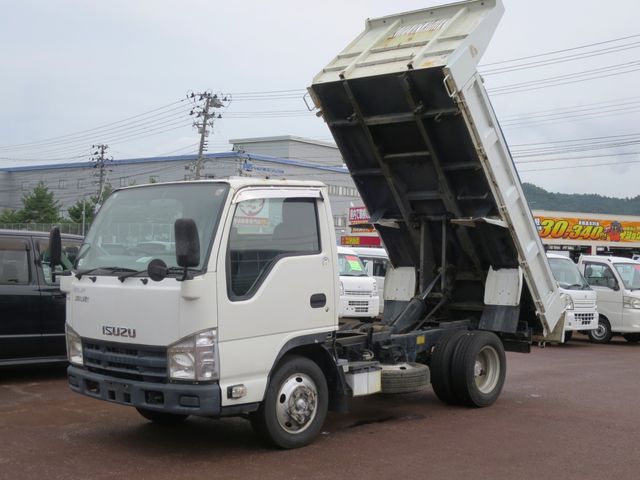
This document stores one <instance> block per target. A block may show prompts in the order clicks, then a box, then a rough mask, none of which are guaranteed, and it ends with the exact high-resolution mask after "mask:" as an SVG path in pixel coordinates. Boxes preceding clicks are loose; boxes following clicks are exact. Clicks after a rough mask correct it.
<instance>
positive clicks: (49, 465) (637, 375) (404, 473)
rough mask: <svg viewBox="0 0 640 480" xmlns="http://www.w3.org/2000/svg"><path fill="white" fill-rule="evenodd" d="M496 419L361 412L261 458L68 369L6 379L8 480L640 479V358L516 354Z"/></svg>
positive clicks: (634, 354)
mask: <svg viewBox="0 0 640 480" xmlns="http://www.w3.org/2000/svg"><path fill="white" fill-rule="evenodd" d="M508 362H509V366H508V369H509V370H508V373H507V383H506V385H505V389H504V392H503V394H502V396H501V398H500V400H499V401H498V402H497V403H496V404H495V405H494V406H492V407H490V408H486V409H481V410H475V409H473V410H472V409H466V408H453V407H448V406H445V405H443V404H441V403H439V402H438V401H437V399H436V398H435V396H434V394H433V392H432V391H431V390H430V389H429V390H425V391H424V392H421V393H419V394H412V395H406V396H397V397H382V396H378V397H372V398H368V399H359V400H358V401H356V402H354V404H353V412H352V413H351V414H350V415H337V414H332V415H330V417H329V420H328V422H327V424H326V426H325V432H324V434H323V435H322V437H321V438H320V439H319V441H317V442H316V443H315V444H313V445H311V446H309V447H306V448H304V449H300V450H295V451H275V450H269V449H266V448H264V447H263V446H262V445H261V444H260V443H259V442H258V441H257V440H256V438H255V437H254V436H253V434H252V431H251V429H250V427H249V425H248V422H245V421H244V420H242V419H225V420H222V421H214V420H207V419H189V420H188V421H187V422H186V423H185V424H183V425H180V426H178V427H164V428H163V427H159V426H156V425H151V424H149V423H147V422H146V421H145V420H144V419H142V417H140V416H138V414H137V413H136V412H135V411H134V410H133V409H130V408H126V407H121V406H118V405H113V404H108V403H105V402H99V401H95V400H91V399H88V398H84V397H81V396H79V395H76V394H72V393H71V392H70V390H69V389H68V388H67V386H66V380H65V376H64V369H63V368H49V369H38V370H35V369H26V370H24V369H21V370H0V479H2V480H5V479H39V480H42V479H110V478H121V479H124V478H127V479H147V478H149V479H151V478H153V479H154V480H163V479H178V478H185V479H186V478H189V479H191V478H194V479H200V478H202V479H204V478H207V479H212V478H243V479H251V478H260V479H261V480H267V479H279V480H283V479H297V478H300V479H313V478H327V479H338V478H366V479H378V478H398V479H401V478H434V479H445V478H446V479H457V478H464V479H467V480H469V479H485V478H486V479H492V480H493V479H525V478H536V479H538V478H548V479H555V478H562V479H603V478H613V479H616V480H621V479H637V478H640V409H639V408H638V404H640V345H630V344H627V343H625V342H624V341H622V340H614V342H613V343H612V344H610V345H593V344H590V343H587V342H585V341H580V340H578V341H574V342H573V343H571V344H569V345H564V346H550V347H547V348H545V349H535V350H534V351H533V353H532V354H531V355H521V354H509V355H508Z"/></svg>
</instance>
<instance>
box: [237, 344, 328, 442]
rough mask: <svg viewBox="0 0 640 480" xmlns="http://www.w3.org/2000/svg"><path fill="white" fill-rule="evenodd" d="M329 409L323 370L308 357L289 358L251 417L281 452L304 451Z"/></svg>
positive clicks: (282, 364) (262, 434)
mask: <svg viewBox="0 0 640 480" xmlns="http://www.w3.org/2000/svg"><path fill="white" fill-rule="evenodd" d="M328 405H329V402H328V388H327V381H326V379H325V376H324V373H323V372H322V370H321V369H320V367H318V365H317V364H316V363H315V362H313V361H311V360H309V359H308V358H306V357H301V356H298V355H291V356H287V357H285V358H284V360H283V361H282V362H281V363H280V365H279V366H278V368H277V370H276V371H275V373H274V374H273V377H272V378H271V381H270V382H269V386H268V387H267V391H266V393H265V398H264V401H263V402H262V404H261V405H260V408H259V409H258V410H257V411H256V412H253V413H252V414H251V416H250V420H251V425H252V426H253V428H254V430H255V431H256V433H258V434H259V435H260V436H261V437H263V438H264V439H265V440H267V441H268V442H269V443H271V444H274V445H276V446H278V447H280V448H299V447H303V446H305V445H307V444H309V443H311V442H312V441H313V440H314V439H315V438H316V437H317V436H318V435H319V434H320V430H321V428H322V425H323V424H324V420H325V418H326V416H327V409H328Z"/></svg>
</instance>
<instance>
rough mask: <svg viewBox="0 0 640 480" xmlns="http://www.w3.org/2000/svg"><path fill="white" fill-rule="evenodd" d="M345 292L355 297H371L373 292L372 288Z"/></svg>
mask: <svg viewBox="0 0 640 480" xmlns="http://www.w3.org/2000/svg"><path fill="white" fill-rule="evenodd" d="M344 294H345V295H350V296H354V297H371V296H372V295H373V292H372V291H371V290H345V291H344Z"/></svg>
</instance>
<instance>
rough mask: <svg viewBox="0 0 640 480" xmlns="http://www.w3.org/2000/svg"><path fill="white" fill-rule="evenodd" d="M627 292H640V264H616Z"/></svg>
mask: <svg viewBox="0 0 640 480" xmlns="http://www.w3.org/2000/svg"><path fill="white" fill-rule="evenodd" d="M613 266H614V267H615V269H616V270H617V271H618V274H619V275H620V277H621V278H622V281H623V283H624V286H625V287H626V288H627V290H640V263H614V264H613Z"/></svg>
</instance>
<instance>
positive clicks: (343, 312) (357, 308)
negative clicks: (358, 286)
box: [338, 296, 380, 317]
mask: <svg viewBox="0 0 640 480" xmlns="http://www.w3.org/2000/svg"><path fill="white" fill-rule="evenodd" d="M339 305H340V307H339V311H338V316H339V317H377V316H378V315H380V298H379V297H365V296H362V297H355V296H354V297H352V296H348V297H345V296H341V297H340V304H339Z"/></svg>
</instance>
